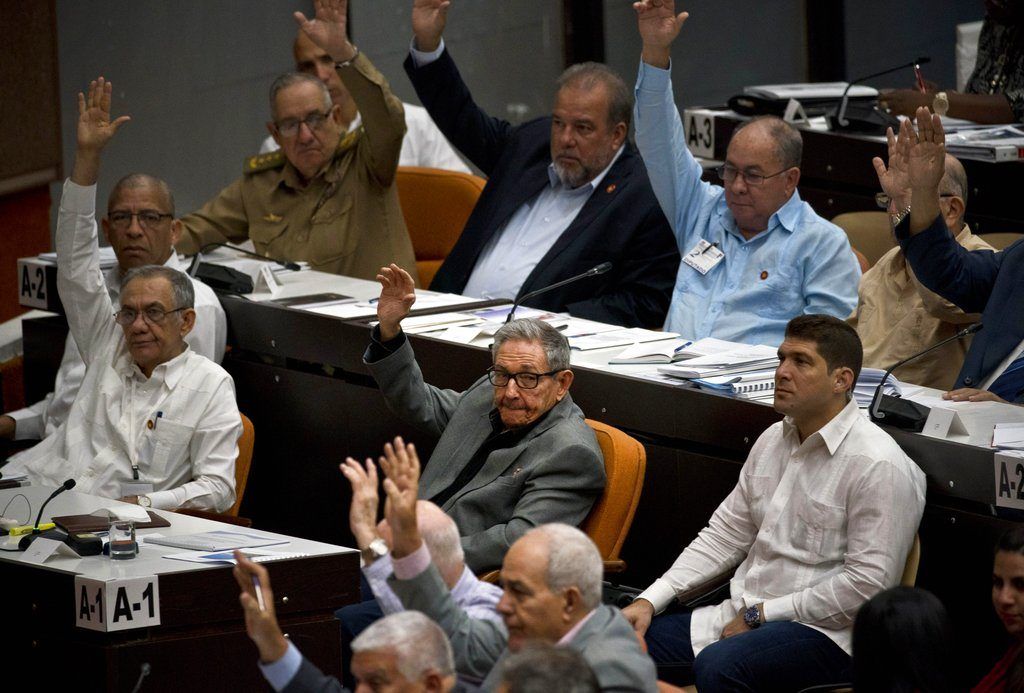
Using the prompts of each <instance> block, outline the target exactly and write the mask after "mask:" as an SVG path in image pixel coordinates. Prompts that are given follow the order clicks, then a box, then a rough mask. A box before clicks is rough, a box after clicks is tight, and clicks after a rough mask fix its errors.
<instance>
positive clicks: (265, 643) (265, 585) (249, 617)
mask: <svg viewBox="0 0 1024 693" xmlns="http://www.w3.org/2000/svg"><path fill="white" fill-rule="evenodd" d="M235 560H236V561H237V563H236V564H235V568H234V570H233V571H232V572H233V573H234V576H235V581H236V582H237V583H238V586H239V588H240V589H241V590H242V593H241V594H240V595H239V597H238V600H239V601H240V602H241V604H242V611H244V612H245V632H246V633H248V634H249V637H250V638H252V641H253V642H254V643H256V648H257V649H258V650H259V651H260V661H261V662H263V663H264V664H270V663H271V662H276V661H277V660H279V659H281V657H283V656H284V653H285V651H287V649H288V641H287V640H285V638H284V634H282V633H281V627H280V626H279V625H278V624H277V616H276V614H275V613H274V593H273V592H272V591H271V589H270V575H268V574H267V569H266V568H264V567H263V566H261V565H259V564H257V563H253V562H252V561H250V560H249V559H247V558H246V557H245V555H243V554H242V552H241V551H237V550H236V551H235ZM254 577H255V578H256V580H255V581H254V580H253V578H254ZM256 582H259V586H260V587H259V589H260V591H261V592H262V596H263V607H264V608H260V598H259V597H258V596H257V594H256Z"/></svg>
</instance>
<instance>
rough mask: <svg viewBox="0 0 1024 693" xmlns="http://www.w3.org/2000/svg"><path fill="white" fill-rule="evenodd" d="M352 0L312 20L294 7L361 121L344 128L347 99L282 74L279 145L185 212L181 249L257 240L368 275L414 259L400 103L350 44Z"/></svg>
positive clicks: (335, 1)
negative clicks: (401, 184) (400, 184)
mask: <svg viewBox="0 0 1024 693" xmlns="http://www.w3.org/2000/svg"><path fill="white" fill-rule="evenodd" d="M347 6H348V2H347V0H328V1H326V2H318V3H317V14H316V18H315V19H313V20H307V19H306V17H305V16H303V15H302V13H299V12H297V13H295V14H296V19H297V21H298V23H299V26H300V27H301V30H302V31H303V32H305V35H306V36H308V37H309V39H310V40H311V41H312V42H313V43H314V44H316V45H317V46H318V47H319V48H320V49H322V50H323V51H325V52H326V53H327V55H328V56H330V58H331V59H332V61H333V64H334V68H335V70H336V71H337V73H338V77H339V78H340V79H341V81H342V83H343V84H344V85H345V88H346V89H347V90H348V91H349V93H350V94H351V95H352V99H353V100H354V101H355V104H356V106H357V107H358V110H359V112H360V113H361V114H362V116H363V123H362V127H360V128H357V129H356V130H354V131H352V132H349V133H347V134H345V129H344V127H343V126H342V122H343V118H342V110H341V106H340V105H338V104H335V103H332V101H331V95H330V92H329V91H328V88H327V86H325V85H324V83H323V82H321V81H320V80H319V79H318V78H317V77H316V76H314V75H309V74H303V73H301V72H294V73H288V74H286V75H282V76H281V77H279V78H278V79H277V80H275V81H274V84H273V85H272V86H271V89H270V112H271V117H272V118H273V121H272V122H270V123H268V124H267V129H268V130H270V134H271V135H272V136H273V138H274V140H275V141H276V142H277V144H278V145H279V146H280V147H281V149H280V150H279V151H276V152H271V153H270V154H262V155H259V156H254V157H251V158H250V159H248V160H247V162H246V164H245V170H244V172H243V175H242V177H241V178H239V179H238V180H236V181H235V182H234V183H232V184H231V185H229V186H228V187H226V188H224V189H223V190H222V191H221V192H220V193H219V194H218V195H217V196H216V197H214V198H213V199H212V200H210V201H209V202H207V203H206V204H205V205H204V206H203V207H201V208H200V209H198V210H197V211H195V212H193V213H192V214H189V215H187V216H185V217H183V218H182V220H181V221H182V223H183V225H184V231H185V232H184V235H183V236H182V238H181V241H180V242H179V243H178V244H177V247H178V250H180V251H182V252H185V253H195V252H198V251H199V250H200V249H201V248H202V247H203V246H205V245H207V244H210V243H226V242H241V241H245V240H246V239H250V240H252V243H253V246H254V247H255V249H256V252H257V253H259V254H260V255H264V256H266V257H269V258H275V259H278V260H290V261H294V262H301V261H305V262H308V263H309V264H310V266H311V267H312V268H313V269H316V270H320V271H323V272H331V273H334V274H344V275H347V276H351V277H359V278H362V279H372V278H373V277H374V275H375V274H376V272H377V268H378V267H380V266H381V265H383V264H386V263H388V262H391V261H396V262H400V263H402V264H403V265H405V266H407V267H412V266H414V264H413V263H414V261H415V260H414V254H413V249H412V242H411V241H410V239H409V232H408V231H407V230H406V228H405V221H404V220H403V217H402V210H401V208H400V207H399V204H398V193H397V190H396V188H395V171H396V169H397V167H398V156H399V152H400V151H401V148H402V137H403V135H404V134H405V116H404V114H403V111H402V104H401V102H400V101H399V100H398V99H397V98H396V97H395V96H394V95H393V94H392V93H391V90H390V88H389V87H388V84H387V81H386V80H385V79H384V77H383V75H381V74H380V73H379V72H378V71H377V69H376V68H374V66H373V64H372V63H371V62H370V60H369V59H368V58H367V57H366V55H365V54H363V53H361V52H360V51H359V49H358V48H356V47H355V46H353V45H352V44H351V43H350V42H349V40H348V33H347V24H346V19H345V12H346V8H347ZM343 134H344V136H342V135H343Z"/></svg>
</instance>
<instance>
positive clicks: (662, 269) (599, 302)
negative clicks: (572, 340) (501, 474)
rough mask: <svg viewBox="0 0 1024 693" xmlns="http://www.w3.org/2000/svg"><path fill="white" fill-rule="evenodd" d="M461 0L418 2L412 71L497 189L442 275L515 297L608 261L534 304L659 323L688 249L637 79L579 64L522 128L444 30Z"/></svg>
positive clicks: (459, 287) (458, 284)
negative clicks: (473, 84) (602, 269)
mask: <svg viewBox="0 0 1024 693" xmlns="http://www.w3.org/2000/svg"><path fill="white" fill-rule="evenodd" d="M449 5H450V3H449V2H446V1H441V0H416V1H415V3H414V4H413V9H412V26H413V34H414V38H413V42H412V46H411V47H410V55H409V58H408V60H406V63H405V69H406V72H407V73H408V75H409V79H410V80H411V81H412V83H413V86H414V87H415V88H416V93H417V95H418V96H419V98H420V101H421V102H422V103H423V105H424V106H425V107H426V109H427V111H428V112H429V113H430V116H431V118H433V119H434V122H435V123H437V126H438V127H439V128H441V131H442V132H443V133H444V134H445V136H446V137H448V139H449V140H450V141H451V142H452V143H453V144H454V145H455V146H456V147H457V148H458V149H459V151H460V152H462V154H463V155H465V156H466V158H468V159H469V160H470V161H471V162H472V163H473V164H475V165H476V166H477V167H478V168H479V169H480V170H481V171H483V173H484V175H485V176H487V187H485V188H484V190H483V193H482V194H481V195H480V199H479V200H478V201H477V204H476V206H475V207H474V208H473V212H472V214H470V216H469V219H468V220H467V221H466V226H465V228H464V229H463V231H462V235H461V236H460V237H459V240H458V242H456V244H455V246H454V247H453V248H452V251H451V252H450V253H449V254H448V257H447V258H446V259H445V261H444V264H443V265H441V268H440V269H439V270H438V272H437V275H436V276H435V277H434V280H433V282H432V283H431V288H432V289H435V290H437V291H447V292H451V293H458V294H465V295H467V296H475V297H479V298H508V299H513V298H517V297H520V296H524V295H525V294H527V293H530V292H533V291H536V290H538V289H541V288H544V287H547V286H550V285H552V284H555V283H557V282H559V281H562V280H564V279H568V278H569V277H572V276H575V275H578V274H581V273H583V272H585V271H586V270H589V269H591V268H593V267H595V266H597V265H599V264H602V263H604V262H610V263H611V264H612V268H611V270H609V271H608V272H607V273H605V274H603V275H601V276H595V277H591V278H588V279H585V280H581V281H578V282H574V283H572V284H569V285H567V286H564V287H562V288H559V289H555V290H553V291H550V292H546V293H544V294H543V295H540V296H537V297H536V298H534V299H531V300H529V301H527V305H530V306H533V307H535V308H541V309H544V310H551V311H564V312H568V313H569V314H570V315H573V316H576V317H581V318H587V319H590V320H598V321H601V322H606V323H611V324H615V325H625V326H628V327H633V326H638V327H650V328H660V327H661V326H662V325H663V324H664V322H665V310H666V309H667V308H668V304H669V300H670V298H671V293H672V277H673V275H674V274H675V271H676V267H677V265H678V263H679V254H678V252H677V251H676V249H675V243H674V242H673V239H672V234H671V232H670V230H669V226H668V222H667V221H666V220H665V215H663V214H662V213H661V210H660V209H659V208H658V203H657V200H655V199H654V194H653V193H652V192H651V184H650V181H649V180H648V179H647V172H646V170H645V169H644V165H643V162H642V161H641V160H640V157H639V156H638V155H637V153H636V148H635V147H633V145H632V144H630V143H629V142H628V141H627V134H628V131H629V120H630V107H631V101H632V99H631V98H630V95H629V88H628V87H627V85H626V83H625V82H624V81H623V80H622V78H621V77H619V76H618V75H617V74H615V73H614V72H613V71H612V70H610V69H609V68H608V67H607V66H606V65H602V64H599V63H582V64H579V65H573V66H571V67H569V68H568V69H567V70H565V72H563V73H562V76H561V77H560V78H559V79H558V82H557V84H556V86H557V91H556V93H555V103H554V108H553V112H552V114H551V115H550V116H544V117H542V118H536V119H534V120H531V121H529V122H527V123H523V124H522V125H519V126H513V125H512V124H511V123H508V122H506V121H504V120H500V119H498V118H493V117H491V116H489V115H488V114H487V113H485V112H483V111H482V110H481V109H480V108H479V107H478V106H477V105H476V103H474V102H473V98H472V96H471V95H470V93H469V88H468V87H467V86H466V84H464V83H463V81H462V77H461V76H460V75H459V71H458V69H457V68H456V66H455V62H454V60H453V59H452V57H451V55H450V54H449V52H448V50H447V48H446V47H445V44H444V42H443V40H442V38H441V36H442V34H443V33H444V28H445V25H446V22H447V13H448V8H449Z"/></svg>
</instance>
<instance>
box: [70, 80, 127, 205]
mask: <svg viewBox="0 0 1024 693" xmlns="http://www.w3.org/2000/svg"><path fill="white" fill-rule="evenodd" d="M113 91H114V87H113V85H112V84H111V83H110V82H108V81H106V80H105V79H103V77H99V78H97V79H94V80H93V81H91V82H89V93H88V95H86V94H83V93H82V92H79V93H78V128H77V136H78V146H77V148H76V149H75V165H74V167H73V168H72V170H71V180H72V181H74V182H75V183H78V184H79V185H93V184H95V183H96V179H97V178H98V177H99V170H100V153H101V152H102V151H103V148H104V147H106V146H107V143H108V142H110V140H111V139H112V138H113V137H114V134H115V133H117V131H118V129H120V127H121V126H122V125H124V124H125V123H127V122H128V121H129V120H131V117H129V116H126V115H123V116H121V117H119V118H117V119H116V120H113V121H112V120H110V95H111V94H112V93H113Z"/></svg>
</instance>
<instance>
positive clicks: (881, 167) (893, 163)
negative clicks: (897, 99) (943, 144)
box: [871, 120, 913, 213]
mask: <svg viewBox="0 0 1024 693" xmlns="http://www.w3.org/2000/svg"><path fill="white" fill-rule="evenodd" d="M885 136H886V139H887V140H888V145H889V165H888V166H886V164H885V162H884V161H882V159H881V157H877V156H876V157H875V158H874V159H872V160H871V163H872V164H874V167H875V173H876V174H877V175H878V184H879V185H880V186H881V187H882V192H884V193H885V194H886V195H888V196H889V198H890V199H891V200H892V202H891V204H890V206H889V212H890V213H895V212H898V211H900V210H903V209H906V208H907V207H908V206H909V205H910V174H909V172H908V170H907V153H908V151H909V148H910V141H911V138H912V137H913V128H912V126H911V125H910V121H908V120H904V121H901V122H900V127H899V133H898V135H897V134H894V133H893V131H892V128H889V129H888V130H887V131H886V133H885Z"/></svg>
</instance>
